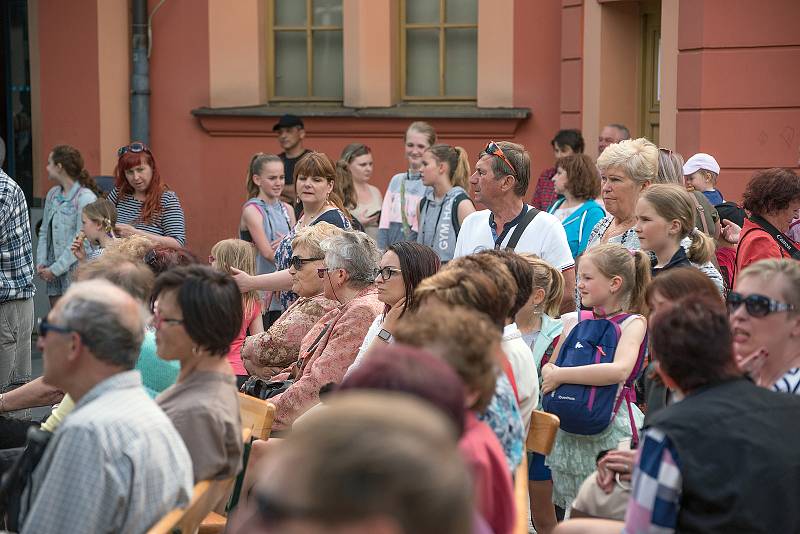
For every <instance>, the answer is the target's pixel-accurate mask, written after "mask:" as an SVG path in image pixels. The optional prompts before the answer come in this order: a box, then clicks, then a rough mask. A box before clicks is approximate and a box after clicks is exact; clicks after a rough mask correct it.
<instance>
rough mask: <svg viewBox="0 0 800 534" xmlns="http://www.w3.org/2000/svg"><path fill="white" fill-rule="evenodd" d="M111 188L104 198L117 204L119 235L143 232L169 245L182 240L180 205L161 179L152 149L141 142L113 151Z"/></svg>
mask: <svg viewBox="0 0 800 534" xmlns="http://www.w3.org/2000/svg"><path fill="white" fill-rule="evenodd" d="M117 155H118V156H119V161H118V162H117V167H116V168H115V169H114V177H115V179H116V180H115V184H114V186H115V187H114V190H113V191H111V193H109V195H108V199H109V200H110V201H111V202H113V203H114V204H115V205H116V206H117V228H118V229H119V233H120V235H121V236H122V237H128V236H130V235H141V236H145V237H147V238H148V239H150V240H151V241H153V242H154V243H155V244H156V245H161V246H165V247H171V248H179V247H183V246H184V245H185V244H186V227H185V224H184V219H183V208H181V203H180V201H179V200H178V195H176V194H175V192H174V191H171V190H170V189H169V188H168V187H167V184H165V183H164V182H162V181H161V175H159V174H158V168H157V167H156V160H155V158H154V157H153V153H152V152H150V149H149V148H148V147H147V145H145V144H144V143H138V142H137V143H131V144H130V145H127V146H124V147H121V148H120V149H119V150H118V151H117Z"/></svg>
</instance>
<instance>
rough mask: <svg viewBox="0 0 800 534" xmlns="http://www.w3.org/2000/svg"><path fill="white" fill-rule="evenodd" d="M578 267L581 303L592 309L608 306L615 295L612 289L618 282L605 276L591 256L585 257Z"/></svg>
mask: <svg viewBox="0 0 800 534" xmlns="http://www.w3.org/2000/svg"><path fill="white" fill-rule="evenodd" d="M578 265H579V266H578V277H579V279H578V292H579V293H580V296H581V303H583V305H584V306H587V307H590V308H593V307H596V306H607V305H608V303H609V302H610V301H611V299H612V297H613V295H614V293H613V292H612V289H613V288H616V287H617V285H618V282H615V281H614V280H613V279H611V278H608V277H606V276H605V275H603V273H601V272H600V270H599V269H597V267H595V265H594V260H593V259H592V257H591V255H590V256H584V257H583V259H581V261H580V263H579V264H578ZM617 291H618V289H617Z"/></svg>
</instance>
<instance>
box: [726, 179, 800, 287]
mask: <svg viewBox="0 0 800 534" xmlns="http://www.w3.org/2000/svg"><path fill="white" fill-rule="evenodd" d="M742 199H743V202H742V204H743V207H744V209H746V210H747V211H749V212H750V217H748V218H747V219H746V220H745V221H744V226H742V231H741V233H740V234H739V247H738V248H737V250H736V272H737V273H740V272H741V271H742V270H743V269H744V268H745V267H747V266H748V265H750V264H752V263H755V262H757V261H758V260H764V259H769V258H776V259H780V258H794V259H796V260H797V259H800V251H798V247H797V245H796V243H794V242H793V241H792V240H791V239H790V238H789V237H787V236H786V233H787V232H788V231H789V225H790V224H791V223H792V219H793V218H794V217H796V216H797V214H798V211H800V177H798V176H797V174H795V173H794V171H792V170H791V169H777V168H775V169H766V170H763V171H759V172H757V173H755V174H754V175H753V178H752V179H751V180H750V182H748V184H747V187H746V188H745V190H744V195H743V196H742ZM734 283H736V278H734Z"/></svg>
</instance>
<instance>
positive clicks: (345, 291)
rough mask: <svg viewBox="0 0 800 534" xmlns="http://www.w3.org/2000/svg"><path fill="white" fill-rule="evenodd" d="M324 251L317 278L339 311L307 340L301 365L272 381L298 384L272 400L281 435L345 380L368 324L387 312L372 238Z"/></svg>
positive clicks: (331, 243)
mask: <svg viewBox="0 0 800 534" xmlns="http://www.w3.org/2000/svg"><path fill="white" fill-rule="evenodd" d="M321 248H322V251H323V252H324V253H325V260H324V262H323V265H322V266H320V267H317V269H316V272H317V276H319V278H320V279H321V280H322V294H323V295H324V296H325V297H326V298H328V299H329V300H334V301H336V302H337V306H336V308H335V309H333V310H332V311H330V312H329V313H327V314H326V315H324V316H323V317H322V318H321V319H320V320H319V321H317V324H315V325H314V326H313V327H312V328H311V330H310V331H309V332H308V333H307V334H306V335H305V337H304V338H303V341H302V342H301V343H300V354H299V356H298V358H297V360H296V361H295V362H294V363H293V364H292V365H291V366H289V367H288V368H286V369H284V371H283V372H282V373H281V374H279V375H277V376H275V377H274V378H273V382H278V381H285V380H293V382H292V383H291V385H289V387H288V389H286V391H284V392H283V393H280V394H278V395H276V396H274V397H272V398H270V402H272V403H273V404H274V405H275V408H276V409H277V410H276V413H275V424H274V428H276V429H279V430H280V429H287V428H289V427H291V426H292V423H294V420H295V419H296V418H297V417H298V416H299V415H301V414H302V413H304V412H305V411H306V410H308V409H309V408H311V407H312V406H314V405H315V404H317V403H318V402H319V392H320V389H321V388H322V387H323V386H326V385H328V384H331V383H333V384H338V383H339V382H341V381H342V379H343V378H344V374H345V372H346V371H347V368H348V367H350V365H351V364H352V363H353V360H355V358H356V354H357V353H358V347H359V346H360V345H361V342H362V341H363V340H364V336H365V335H366V334H367V330H368V329H369V325H370V324H372V322H373V321H374V320H375V317H377V316H378V315H379V314H380V313H381V312H382V311H383V309H384V303H383V302H381V301H380V300H378V294H377V290H376V289H375V286H374V283H373V280H374V279H375V270H376V269H377V268H378V260H379V258H380V253H379V251H378V249H377V247H376V246H375V242H374V241H373V240H372V238H371V237H369V236H368V235H367V234H365V233H364V232H343V233H341V234H339V235H335V236H333V237H329V238H327V239H325V240H324V241H323V242H322V243H321ZM307 268H309V266H305V267H304V269H307Z"/></svg>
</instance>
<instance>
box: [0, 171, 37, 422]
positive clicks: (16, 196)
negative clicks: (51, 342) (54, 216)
mask: <svg viewBox="0 0 800 534" xmlns="http://www.w3.org/2000/svg"><path fill="white" fill-rule="evenodd" d="M34 290H35V289H34V286H33V247H32V245H31V225H30V220H29V218H28V205H27V203H26V202H25V195H24V194H23V193H22V189H20V188H19V186H18V185H17V184H16V182H14V180H12V179H11V178H10V177H9V176H8V175H7V174H6V173H4V172H3V171H2V170H0V324H2V325H3V328H0V391H2V389H3V388H5V387H6V386H7V385H8V384H9V383H14V382H16V383H19V382H27V381H28V380H30V377H31V331H32V330H33V293H34ZM6 325H8V326H6ZM0 411H2V397H0Z"/></svg>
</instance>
